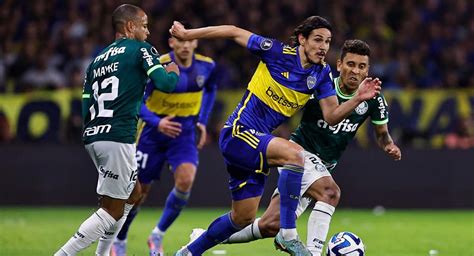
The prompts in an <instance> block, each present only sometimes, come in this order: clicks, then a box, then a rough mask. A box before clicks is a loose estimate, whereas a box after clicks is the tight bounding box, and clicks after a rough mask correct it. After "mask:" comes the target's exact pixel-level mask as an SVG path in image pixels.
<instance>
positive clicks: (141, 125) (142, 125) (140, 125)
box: [135, 119, 145, 144]
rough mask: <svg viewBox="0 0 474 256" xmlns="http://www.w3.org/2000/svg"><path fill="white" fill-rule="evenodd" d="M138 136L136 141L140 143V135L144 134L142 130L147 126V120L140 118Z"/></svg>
mask: <svg viewBox="0 0 474 256" xmlns="http://www.w3.org/2000/svg"><path fill="white" fill-rule="evenodd" d="M137 127H138V129H137V138H136V139H135V143H136V144H138V141H139V140H140V137H141V136H142V131H143V128H144V127H145V122H143V120H141V119H140V120H138V124H137Z"/></svg>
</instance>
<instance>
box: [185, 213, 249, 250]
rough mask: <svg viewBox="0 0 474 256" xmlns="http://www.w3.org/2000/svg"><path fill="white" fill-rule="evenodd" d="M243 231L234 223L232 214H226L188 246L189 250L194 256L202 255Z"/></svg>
mask: <svg viewBox="0 0 474 256" xmlns="http://www.w3.org/2000/svg"><path fill="white" fill-rule="evenodd" d="M241 229H242V228H240V227H238V226H237V225H235V224H234V223H233V222H232V220H231V218H230V213H226V214H224V215H222V216H220V217H219V218H217V219H216V220H214V222H212V223H211V225H209V227H208V228H207V231H206V232H204V233H203V234H202V235H201V236H200V237H198V239H196V240H195V241H194V242H192V243H191V244H190V245H188V249H189V251H190V252H191V253H192V254H193V255H201V254H202V253H203V252H205V251H206V250H207V249H209V248H211V247H214V246H215V245H217V244H219V243H220V242H222V241H224V240H226V239H227V238H229V237H230V236H231V235H232V234H234V233H235V232H237V231H239V230H241Z"/></svg>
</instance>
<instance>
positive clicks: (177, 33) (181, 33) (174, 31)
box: [169, 21, 186, 40]
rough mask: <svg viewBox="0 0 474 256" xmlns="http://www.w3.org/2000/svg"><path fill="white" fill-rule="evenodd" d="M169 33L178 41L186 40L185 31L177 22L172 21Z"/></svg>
mask: <svg viewBox="0 0 474 256" xmlns="http://www.w3.org/2000/svg"><path fill="white" fill-rule="evenodd" d="M169 31H170V34H171V35H172V36H174V37H176V38H178V39H180V40H186V29H185V28H184V26H183V24H181V23H180V22H179V21H173V25H172V26H171V28H170V30H169Z"/></svg>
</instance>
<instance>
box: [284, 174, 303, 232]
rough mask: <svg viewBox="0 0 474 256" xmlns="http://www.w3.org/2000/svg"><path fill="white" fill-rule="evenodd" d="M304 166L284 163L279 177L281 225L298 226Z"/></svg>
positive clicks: (285, 226)
mask: <svg viewBox="0 0 474 256" xmlns="http://www.w3.org/2000/svg"><path fill="white" fill-rule="evenodd" d="M303 172H304V168H303V167H301V166H295V165H284V166H283V168H282V169H281V172H280V177H279V178H278V190H279V191H280V227H281V228H284V229H290V228H296V213H295V211H296V207H297V206H298V201H299V198H300V193H301V179H302V178H303Z"/></svg>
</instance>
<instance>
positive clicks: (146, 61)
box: [139, 42, 179, 92]
mask: <svg viewBox="0 0 474 256" xmlns="http://www.w3.org/2000/svg"><path fill="white" fill-rule="evenodd" d="M139 57H140V58H141V62H142V63H141V64H142V67H143V69H144V70H145V72H146V74H147V75H148V77H150V79H151V80H152V82H153V84H154V85H155V88H156V89H158V90H160V91H164V92H171V91H173V90H174V89H175V88H176V83H177V82H178V78H179V77H178V74H176V73H174V72H169V73H168V72H167V71H166V70H165V68H164V67H163V65H161V63H160V59H159V58H160V55H159V54H158V51H157V50H156V48H155V47H153V46H152V45H150V44H149V43H147V42H142V43H141V45H140V49H139Z"/></svg>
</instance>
